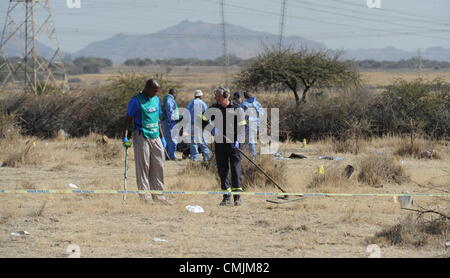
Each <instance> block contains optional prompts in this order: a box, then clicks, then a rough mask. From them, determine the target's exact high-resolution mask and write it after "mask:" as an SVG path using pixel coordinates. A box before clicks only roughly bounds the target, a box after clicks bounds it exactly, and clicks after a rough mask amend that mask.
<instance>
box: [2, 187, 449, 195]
mask: <svg viewBox="0 0 450 278" xmlns="http://www.w3.org/2000/svg"><path fill="white" fill-rule="evenodd" d="M149 193H151V194H168V195H223V194H230V195H252V196H286V195H288V196H305V197H395V196H397V197H398V196H412V197H450V194H441V193H431V194H425V193H300V192H286V193H273V192H224V191H161V190H127V191H125V190H80V189H74V190H72V189H69V190H66V189H61V190H59V189H0V194H149Z"/></svg>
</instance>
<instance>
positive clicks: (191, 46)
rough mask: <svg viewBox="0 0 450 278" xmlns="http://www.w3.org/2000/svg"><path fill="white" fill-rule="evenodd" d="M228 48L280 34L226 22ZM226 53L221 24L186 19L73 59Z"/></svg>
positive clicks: (248, 48)
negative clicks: (155, 31) (84, 57)
mask: <svg viewBox="0 0 450 278" xmlns="http://www.w3.org/2000/svg"><path fill="white" fill-rule="evenodd" d="M226 36H227V49H228V53H229V54H234V55H236V56H238V57H240V58H243V59H246V58H251V57H254V56H256V55H257V54H258V53H260V52H261V51H262V50H263V49H264V48H270V47H273V46H275V45H277V44H278V35H274V34H271V33H267V32H259V31H253V30H250V29H247V28H244V27H241V26H237V25H233V24H226ZM283 42H284V45H285V46H290V47H294V48H296V47H300V46H304V47H308V48H312V49H325V48H327V47H326V45H325V44H323V43H320V42H316V41H312V40H308V39H305V38H302V37H299V36H288V37H286V38H284V41H283ZM21 45H22V48H23V42H21V41H16V42H13V44H11V46H10V47H9V48H8V49H6V51H7V53H8V55H10V56H19V55H21V53H20V50H19V49H20V46H21ZM37 49H38V54H39V55H42V56H44V57H48V55H49V53H50V52H51V49H50V48H49V47H48V46H46V45H44V44H42V43H39V44H38V46H37ZM222 54H223V43H222V33H221V25H220V24H211V23H205V22H201V21H198V22H190V21H187V20H185V21H182V22H180V23H178V24H176V25H174V26H172V27H169V28H166V29H163V30H161V31H159V32H157V33H153V34H147V35H127V34H117V35H115V36H113V37H111V38H108V39H105V40H101V41H96V42H93V43H90V44H89V45H87V46H86V47H84V48H83V49H81V50H80V51H77V52H75V53H72V54H71V56H72V57H73V58H76V57H81V56H93V57H101V58H108V59H111V60H112V61H113V62H114V63H116V64H117V63H123V62H124V61H125V60H127V59H130V58H151V59H166V58H199V59H214V58H217V57H218V56H221V55H222ZM421 54H422V58H423V59H428V60H436V61H447V62H450V48H443V47H431V48H428V49H425V50H422V53H421ZM416 56H417V51H405V50H401V49H398V48H395V47H392V46H389V47H386V48H382V49H355V50H346V52H345V55H344V58H345V59H354V60H376V61H399V60H402V59H410V58H413V57H416Z"/></svg>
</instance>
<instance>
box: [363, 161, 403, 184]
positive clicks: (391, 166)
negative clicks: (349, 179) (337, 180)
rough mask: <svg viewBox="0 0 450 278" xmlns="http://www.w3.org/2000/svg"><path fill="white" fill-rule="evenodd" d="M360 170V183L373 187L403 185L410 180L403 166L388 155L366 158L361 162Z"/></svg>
mask: <svg viewBox="0 0 450 278" xmlns="http://www.w3.org/2000/svg"><path fill="white" fill-rule="evenodd" d="M358 169H359V174H358V181H359V182H362V183H365V184H368V185H371V186H380V185H382V183H383V182H394V183H397V184H402V183H404V182H407V181H409V180H410V178H409V176H408V175H407V174H406V172H405V169H404V168H403V167H402V165H400V164H399V163H397V162H395V160H394V161H393V159H392V158H391V157H390V156H388V155H383V154H375V155H374V154H372V155H367V156H364V157H363V158H362V159H361V160H360V161H359V165H358Z"/></svg>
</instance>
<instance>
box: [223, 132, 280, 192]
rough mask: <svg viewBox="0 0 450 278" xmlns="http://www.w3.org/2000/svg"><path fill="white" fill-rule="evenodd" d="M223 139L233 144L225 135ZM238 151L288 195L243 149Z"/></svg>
mask: <svg viewBox="0 0 450 278" xmlns="http://www.w3.org/2000/svg"><path fill="white" fill-rule="evenodd" d="M223 137H224V138H225V140H227V141H228V142H230V143H232V141H231V140H230V139H229V138H228V137H226V136H225V135H223ZM236 150H238V151H239V152H240V153H241V154H242V155H243V156H244V157H245V158H247V160H248V161H249V162H250V163H252V164H253V165H254V166H255V167H256V168H257V169H258V170H259V171H260V172H261V173H262V174H263V175H264V176H265V177H266V178H267V179H268V180H269V181H271V182H272V183H273V184H274V185H275V186H276V187H277V188H278V189H280V190H281V192H283V193H286V190H284V189H283V188H281V186H279V185H278V183H277V182H276V181H274V180H273V179H272V178H271V177H270V176H269V175H267V174H266V172H264V170H263V169H262V168H261V167H259V166H258V164H256V163H255V162H254V161H253V160H252V159H251V158H250V157H248V156H247V155H246V154H245V153H244V152H243V151H242V150H241V149H239V148H237V149H236Z"/></svg>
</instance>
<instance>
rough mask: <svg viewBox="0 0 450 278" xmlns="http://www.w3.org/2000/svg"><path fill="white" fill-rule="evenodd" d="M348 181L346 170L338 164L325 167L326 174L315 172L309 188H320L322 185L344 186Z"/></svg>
mask: <svg viewBox="0 0 450 278" xmlns="http://www.w3.org/2000/svg"><path fill="white" fill-rule="evenodd" d="M345 183H348V179H347V178H346V177H345V174H344V170H343V169H341V167H339V166H338V165H336V166H334V167H330V168H327V169H325V172H324V174H320V173H315V174H314V175H313V176H312V180H311V181H310V182H309V183H308V185H307V186H306V187H307V188H318V187H322V186H333V187H336V186H342V185H344V184H345Z"/></svg>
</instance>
